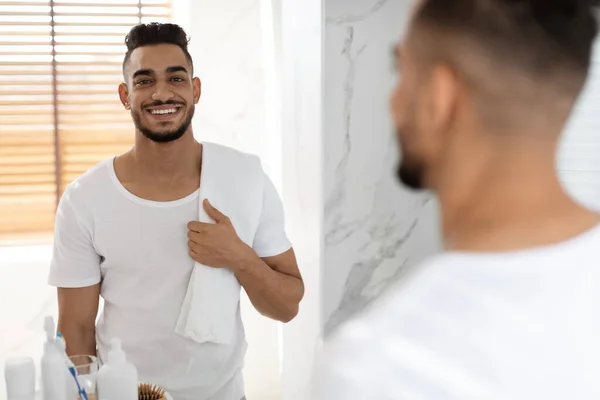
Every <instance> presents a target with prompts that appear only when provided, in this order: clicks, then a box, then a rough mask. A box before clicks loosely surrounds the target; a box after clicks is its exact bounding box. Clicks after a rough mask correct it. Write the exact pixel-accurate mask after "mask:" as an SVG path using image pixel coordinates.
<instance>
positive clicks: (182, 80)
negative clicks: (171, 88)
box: [171, 76, 185, 82]
mask: <svg viewBox="0 0 600 400" xmlns="http://www.w3.org/2000/svg"><path fill="white" fill-rule="evenodd" d="M171 80H172V81H175V82H184V81H185V79H183V78H181V77H179V76H176V77H173V78H171Z"/></svg>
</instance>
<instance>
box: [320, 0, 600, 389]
mask: <svg viewBox="0 0 600 400" xmlns="http://www.w3.org/2000/svg"><path fill="white" fill-rule="evenodd" d="M596 33H597V22H596V20H595V19H594V14H593V10H592V8H591V5H590V4H589V3H588V2H585V1H575V0H445V1H442V0H425V1H422V2H420V3H419V4H418V5H417V8H416V9H415V13H414V15H413V18H412V21H411V23H410V26H409V29H408V32H407V34H406V36H405V39H404V41H403V43H402V44H400V45H399V46H398V47H397V66H398V69H399V71H401V74H402V77H401V79H400V80H399V83H398V86H397V87H396V88H395V90H394V92H393V96H392V99H391V109H392V113H393V117H394V122H395V125H396V127H397V135H398V140H399V142H400V145H401V148H402V162H401V165H400V168H399V171H398V176H399V178H400V179H401V181H402V182H403V183H404V184H405V185H406V186H408V187H410V188H413V189H431V190H433V191H434V192H435V193H436V194H437V196H438V198H439V200H440V204H441V211H442V219H443V220H442V231H443V236H444V240H445V244H446V247H447V252H446V253H444V254H442V255H440V256H437V257H435V258H433V259H430V260H429V261H428V262H426V263H425V264H424V265H422V266H420V268H418V270H417V272H415V274H414V275H413V276H412V277H410V278H409V279H408V280H406V281H404V282H403V283H402V284H400V285H399V286H398V287H396V288H395V289H393V290H392V291H390V293H388V294H387V295H386V296H385V297H384V298H383V299H382V300H381V301H380V302H379V303H378V304H377V305H376V306H375V307H373V308H372V309H371V310H370V311H369V312H368V313H367V314H366V315H364V316H362V317H361V318H359V319H357V320H355V321H353V322H351V323H350V324H348V325H347V326H346V327H344V328H343V329H341V331H340V332H339V333H338V334H337V335H336V336H335V337H334V338H333V339H332V340H331V341H330V343H329V344H328V345H326V351H325V356H324V359H323V362H322V365H321V367H320V369H319V370H318V373H317V374H316V385H315V392H314V395H313V399H319V400H332V399H344V400H352V399H411V400H415V399H436V400H437V399H444V400H448V399H461V400H464V399H511V400H515V399H592V398H600V379H599V377H600V340H598V338H599V337H600V313H599V312H598V310H597V307H598V304H600V250H599V249H600V225H599V224H600V216H599V215H597V214H595V213H594V212H592V211H590V210H587V209H585V208H584V207H582V206H580V205H579V204H578V203H577V202H575V201H574V200H573V199H572V198H571V197H569V195H567V193H566V192H565V191H564V189H563V187H562V186H561V184H560V183H559V180H558V178H557V175H556V172H555V153H556V151H557V144H558V141H559V136H560V134H561V131H562V130H563V128H564V126H565V123H566V122H567V120H568V119H569V116H570V114H571V112H572V110H573V106H574V104H575V102H576V100H577V98H578V96H579V95H580V93H581V91H582V88H583V87H584V84H585V82H586V78H587V76H588V72H589V68H590V62H591V56H592V45H593V42H594V39H595V37H596Z"/></svg>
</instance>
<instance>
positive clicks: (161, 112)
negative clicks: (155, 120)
mask: <svg viewBox="0 0 600 400" xmlns="http://www.w3.org/2000/svg"><path fill="white" fill-rule="evenodd" d="M150 112H151V113H152V114H153V115H157V114H158V115H162V114H175V113H176V112H177V109H176V108H169V109H168V110H150Z"/></svg>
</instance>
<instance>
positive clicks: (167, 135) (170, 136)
mask: <svg viewBox="0 0 600 400" xmlns="http://www.w3.org/2000/svg"><path fill="white" fill-rule="evenodd" d="M164 104H169V102H166V103H164ZM195 108H196V107H195V106H194V105H192V106H191V108H190V109H189V110H188V115H187V116H186V118H185V120H184V121H183V123H182V124H181V125H180V126H179V127H178V128H177V129H175V130H171V131H166V132H165V131H161V132H155V131H153V130H151V129H149V128H147V127H146V126H144V124H143V123H142V119H141V116H140V113H139V112H137V111H134V110H131V117H132V118H133V123H134V124H135V127H136V128H137V129H138V130H139V131H140V132H142V134H143V135H144V136H145V137H146V138H148V139H150V140H152V141H153V142H156V143H167V142H172V141H174V140H177V139H179V138H181V137H182V136H183V135H184V134H185V132H186V131H187V130H188V128H189V127H190V125H191V123H192V118H193V117H194V112H195ZM142 112H145V111H142Z"/></svg>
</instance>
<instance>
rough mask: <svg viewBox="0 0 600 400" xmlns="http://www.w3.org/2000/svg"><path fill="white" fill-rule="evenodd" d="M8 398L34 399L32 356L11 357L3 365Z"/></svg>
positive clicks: (18, 399) (13, 399)
mask: <svg viewBox="0 0 600 400" xmlns="http://www.w3.org/2000/svg"><path fill="white" fill-rule="evenodd" d="M4 376H5V379H6V396H7V399H8V400H35V365H34V363H33V358H30V357H24V358H11V359H8V360H6V363H5V365H4Z"/></svg>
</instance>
